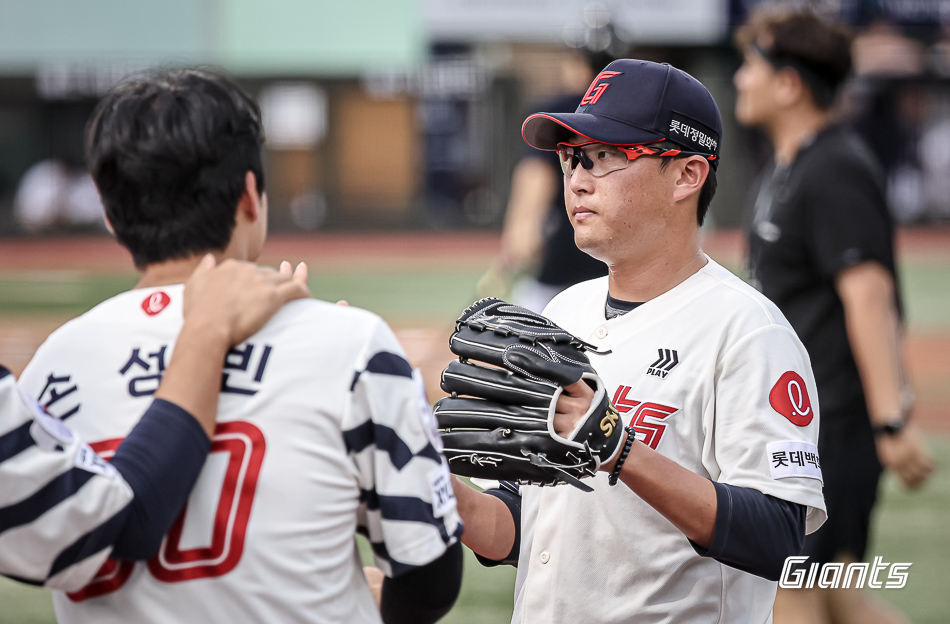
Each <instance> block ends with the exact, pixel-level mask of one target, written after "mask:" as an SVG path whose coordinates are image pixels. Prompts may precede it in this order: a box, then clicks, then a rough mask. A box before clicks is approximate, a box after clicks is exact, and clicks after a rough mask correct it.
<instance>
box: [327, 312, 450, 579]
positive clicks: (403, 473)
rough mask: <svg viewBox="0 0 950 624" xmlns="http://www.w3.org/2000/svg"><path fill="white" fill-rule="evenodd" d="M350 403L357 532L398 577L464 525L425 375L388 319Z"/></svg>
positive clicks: (347, 428) (346, 437) (433, 554)
mask: <svg viewBox="0 0 950 624" xmlns="http://www.w3.org/2000/svg"><path fill="white" fill-rule="evenodd" d="M348 401H349V409H348V410H347V416H346V417H345V419H344V422H343V423H342V434H343V442H344V444H345V446H346V449H347V452H348V453H349V456H350V459H351V460H352V461H353V463H354V466H355V467H356V470H357V474H358V482H359V487H360V495H359V496H360V498H359V507H358V509H357V530H358V531H359V532H360V533H362V534H363V535H365V536H366V537H367V539H368V540H369V543H370V546H371V547H372V549H373V554H374V559H375V561H376V564H377V565H378V566H379V568H380V569H382V570H383V572H384V573H385V574H386V576H389V577H396V576H399V575H401V574H405V573H408V572H411V571H413V570H416V569H418V568H420V567H421V566H425V565H427V564H429V563H431V562H433V561H435V560H436V559H438V558H440V557H441V556H442V555H443V554H444V553H445V552H446V549H448V548H449V547H450V546H452V544H454V543H456V542H457V541H458V539H459V537H460V536H461V534H462V530H463V527H462V522H461V519H460V518H459V516H458V510H457V508H456V501H455V494H454V492H453V490H452V481H451V475H450V474H449V470H448V465H447V463H446V461H445V458H444V457H443V456H442V452H441V450H442V446H441V438H440V437H439V434H438V431H437V427H436V423H435V417H434V416H433V415H432V410H431V408H430V407H429V403H428V401H427V400H426V397H425V388H424V386H423V385H422V380H421V378H420V377H419V375H418V374H417V373H416V372H415V371H413V368H412V366H411V365H410V364H409V362H408V360H406V357H405V355H404V354H403V352H402V347H401V346H400V345H399V343H398V341H397V340H396V337H395V336H394V335H393V333H392V331H391V330H390V329H389V328H388V327H387V326H386V325H385V324H384V323H383V322H382V321H379V323H378V324H377V326H376V327H375V331H374V332H373V335H372V336H370V337H369V339H368V340H367V342H366V343H365V344H364V346H363V349H362V350H361V352H360V354H359V355H358V357H357V360H356V362H355V370H354V374H353V382H352V384H351V386H350V395H349V397H348Z"/></svg>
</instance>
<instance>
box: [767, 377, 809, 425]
mask: <svg viewBox="0 0 950 624" xmlns="http://www.w3.org/2000/svg"><path fill="white" fill-rule="evenodd" d="M769 403H770V404H771V405H772V409H774V410H775V411H776V412H778V413H779V414H781V415H782V416H784V417H785V418H787V419H788V420H789V421H791V423H792V424H793V425H797V426H799V427H805V426H807V425H808V423H810V422H811V420H812V418H814V417H815V411H814V410H813V409H812V408H811V399H809V398H808V390H806V389H805V380H804V379H802V376H801V375H799V374H798V373H796V372H795V371H788V372H787V373H785V374H784V375H782V376H781V377H779V379H778V381H777V382H775V385H774V386H772V391H771V392H770V393H769Z"/></svg>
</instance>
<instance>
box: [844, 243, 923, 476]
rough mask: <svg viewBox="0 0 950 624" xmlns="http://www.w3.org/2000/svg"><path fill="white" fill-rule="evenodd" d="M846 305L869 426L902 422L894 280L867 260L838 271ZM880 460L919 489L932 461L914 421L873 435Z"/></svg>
mask: <svg viewBox="0 0 950 624" xmlns="http://www.w3.org/2000/svg"><path fill="white" fill-rule="evenodd" d="M835 286H836V289H837V291H838V296H839V297H840V298H841V303H842V304H843V306H844V312H845V324H846V327H847V332H848V340H849V342H850V343H851V351H852V352H853V353H854V360H855V363H856V364H857V367H858V372H859V373H860V376H861V385H862V386H863V388H864V395H865V397H866V401H867V406H868V413H869V414H870V416H871V425H872V426H873V427H881V426H885V425H888V424H892V423H896V422H902V421H903V419H905V418H906V415H907V412H908V410H906V409H905V406H904V404H903V400H902V397H903V395H904V387H905V383H906V380H905V377H904V370H905V369H904V363H903V354H902V344H901V342H902V341H901V328H900V322H899V319H898V314H897V309H896V307H895V304H894V301H895V297H894V280H893V279H892V277H891V275H890V273H888V271H887V270H886V269H885V268H884V267H883V266H882V265H881V264H879V263H877V262H874V261H866V262H862V263H860V264H857V265H855V266H852V267H849V268H846V269H844V270H842V271H841V272H840V273H839V274H838V277H837V279H836V282H835ZM876 440H877V452H878V458H879V459H880V461H881V464H882V465H883V466H884V467H885V468H887V469H888V470H892V471H894V472H896V473H897V474H898V476H899V477H900V478H901V480H902V481H903V482H904V484H905V485H907V486H908V487H916V486H919V485H921V484H922V483H923V482H924V481H925V480H926V479H927V477H928V475H929V474H930V473H931V471H932V470H933V460H932V459H931V457H930V454H929V452H928V451H927V448H926V446H925V445H924V443H923V438H922V436H921V433H920V431H919V430H918V429H917V427H916V426H915V425H914V424H913V423H906V424H904V426H903V428H901V429H900V431H898V432H897V433H895V434H892V435H888V434H879V435H877V436H876Z"/></svg>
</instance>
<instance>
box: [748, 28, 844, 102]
mask: <svg viewBox="0 0 950 624" xmlns="http://www.w3.org/2000/svg"><path fill="white" fill-rule="evenodd" d="M736 42H737V44H738V45H739V47H740V48H741V49H743V50H749V49H753V50H755V51H756V52H758V53H759V54H760V55H761V56H762V57H763V58H764V59H765V60H767V61H768V62H769V63H771V64H772V66H773V67H776V68H784V67H787V68H790V69H793V70H795V72H796V73H797V74H798V75H799V77H801V80H802V82H803V83H804V84H805V86H806V87H807V89H808V91H809V92H810V93H811V95H812V99H813V100H814V102H815V104H816V105H817V106H818V107H819V108H822V109H828V108H830V107H831V106H832V105H833V104H834V100H835V96H836V95H837V93H838V90H839V88H840V87H841V85H842V84H843V83H844V81H845V79H846V78H847V77H848V74H849V73H850V71H851V33H850V31H849V30H848V29H847V27H845V26H844V25H843V24H838V23H835V22H832V21H830V20H827V19H825V18H823V17H821V16H819V15H817V14H815V13H814V12H813V11H810V10H799V9H760V10H758V11H756V12H755V13H753V14H752V16H751V17H750V18H749V21H748V22H747V23H746V24H744V25H743V26H741V27H740V28H739V29H738V30H737V31H736Z"/></svg>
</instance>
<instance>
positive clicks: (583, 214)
mask: <svg viewBox="0 0 950 624" xmlns="http://www.w3.org/2000/svg"><path fill="white" fill-rule="evenodd" d="M595 214H597V213H596V212H594V211H593V210H591V209H590V208H587V207H586V206H575V207H574V208H573V209H571V215H572V216H573V217H574V220H575V221H576V222H578V223H580V222H581V221H584V220H586V219H589V218H591V217H593V216H594V215H595Z"/></svg>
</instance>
